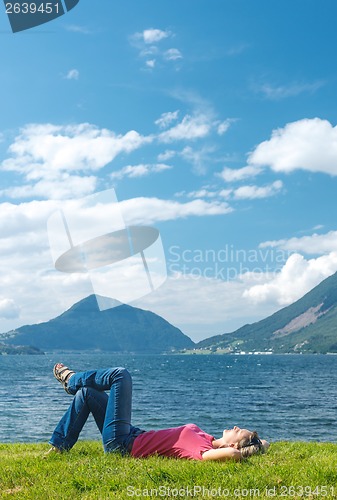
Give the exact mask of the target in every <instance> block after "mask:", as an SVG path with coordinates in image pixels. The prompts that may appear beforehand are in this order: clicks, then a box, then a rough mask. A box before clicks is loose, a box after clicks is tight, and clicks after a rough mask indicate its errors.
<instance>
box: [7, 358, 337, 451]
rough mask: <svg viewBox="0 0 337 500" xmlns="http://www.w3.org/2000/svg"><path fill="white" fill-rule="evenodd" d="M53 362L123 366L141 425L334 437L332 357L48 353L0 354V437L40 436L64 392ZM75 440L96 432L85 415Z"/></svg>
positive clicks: (335, 362)
mask: <svg viewBox="0 0 337 500" xmlns="http://www.w3.org/2000/svg"><path fill="white" fill-rule="evenodd" d="M56 362H63V363H65V364H68V366H70V367H72V368H73V369H75V370H77V371H79V370H87V369H91V368H106V367H110V366H125V367H127V368H128V369H129V371H130V372H131V374H132V376H133V422H132V423H133V424H134V425H136V426H139V427H141V428H143V429H145V430H149V429H160V428H164V427H173V426H178V425H182V424H185V423H189V422H193V423H195V424H197V425H199V427H201V428H202V429H204V430H205V431H207V432H209V433H210V434H213V435H214V436H215V437H218V436H220V435H221V432H222V430H223V429H225V428H230V427H232V426H233V425H239V426H240V427H246V428H248V429H252V430H254V429H256V430H258V432H259V433H260V435H261V436H262V437H264V438H266V439H268V440H270V441H279V440H292V441H294V440H301V441H331V442H336V441H337V421H336V417H337V356H329V355H326V356H324V355H241V356H234V355H204V356H203V355H116V354H113V353H92V352H91V353H87V352H76V353H75V352H71V353H70V352H64V353H61V352H51V353H47V354H46V355H45V356H30V355H22V356H0V374H1V378H0V442H2V443H8V442H43V441H48V439H49V437H50V435H51V433H52V431H53V428H54V427H55V425H56V423H57V422H58V419H59V418H60V417H61V416H62V414H63V412H64V411H65V410H66V408H67V406H68V405H69V403H70V402H71V398H72V396H69V395H68V394H66V393H65V392H64V390H63V389H62V386H61V385H60V384H59V383H58V382H57V381H56V380H55V378H54V377H53V374H52V368H53V365H54V364H55V363H56ZM81 439H100V435H99V432H98V430H97V429H96V427H95V424H94V422H93V420H90V421H89V422H88V424H87V426H86V427H85V429H84V431H83V433H82V434H81Z"/></svg>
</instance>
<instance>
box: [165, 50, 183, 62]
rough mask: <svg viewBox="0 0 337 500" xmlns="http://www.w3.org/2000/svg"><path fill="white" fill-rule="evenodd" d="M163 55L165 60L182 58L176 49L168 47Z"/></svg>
mask: <svg viewBox="0 0 337 500" xmlns="http://www.w3.org/2000/svg"><path fill="white" fill-rule="evenodd" d="M163 56H164V59H166V60H167V61H177V60H178V59H182V58H183V55H182V53H181V52H180V50H178V49H168V50H166V52H164V54H163Z"/></svg>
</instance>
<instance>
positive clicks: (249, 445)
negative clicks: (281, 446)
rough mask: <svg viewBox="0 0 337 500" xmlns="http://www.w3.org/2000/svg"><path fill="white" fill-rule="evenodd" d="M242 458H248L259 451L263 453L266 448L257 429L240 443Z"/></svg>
mask: <svg viewBox="0 0 337 500" xmlns="http://www.w3.org/2000/svg"><path fill="white" fill-rule="evenodd" d="M238 449H239V450H240V453H241V456H242V458H248V457H251V456H252V455H256V454H257V453H263V452H264V448H263V444H262V441H261V439H260V438H259V436H258V433H257V432H256V431H254V432H252V434H251V436H250V437H249V438H243V439H241V441H239V443H238Z"/></svg>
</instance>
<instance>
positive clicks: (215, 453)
mask: <svg viewBox="0 0 337 500" xmlns="http://www.w3.org/2000/svg"><path fill="white" fill-rule="evenodd" d="M202 459H203V460H220V461H225V460H236V461H239V460H241V453H240V451H239V450H237V449H236V448H232V447H230V446H229V447H228V448H213V449H212V450H207V451H205V452H204V453H203V455H202Z"/></svg>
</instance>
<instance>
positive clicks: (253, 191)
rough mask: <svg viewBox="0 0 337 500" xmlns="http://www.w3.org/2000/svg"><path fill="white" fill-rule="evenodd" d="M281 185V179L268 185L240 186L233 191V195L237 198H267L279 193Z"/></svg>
mask: <svg viewBox="0 0 337 500" xmlns="http://www.w3.org/2000/svg"><path fill="white" fill-rule="evenodd" d="M282 187H283V183H282V181H275V182H273V183H272V184H269V185H268V186H241V187H239V188H237V189H235V190H234V191H233V196H234V198H236V199H238V200H245V199H250V200H252V199H256V198H268V197H270V196H275V195H276V194H277V193H279V191H280V190H281V189H282Z"/></svg>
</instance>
